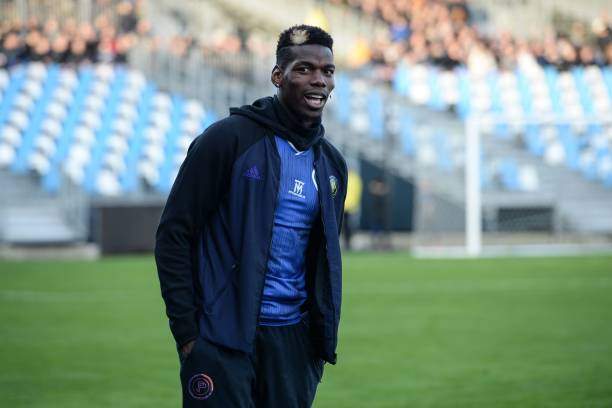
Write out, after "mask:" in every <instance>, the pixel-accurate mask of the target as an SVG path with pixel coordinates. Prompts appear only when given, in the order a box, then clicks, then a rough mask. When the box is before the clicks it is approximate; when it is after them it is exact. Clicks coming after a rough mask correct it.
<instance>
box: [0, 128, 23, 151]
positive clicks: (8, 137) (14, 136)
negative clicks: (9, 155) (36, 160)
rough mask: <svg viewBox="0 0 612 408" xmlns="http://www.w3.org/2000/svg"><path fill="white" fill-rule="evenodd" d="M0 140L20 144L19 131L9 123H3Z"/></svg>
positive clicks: (10, 143)
mask: <svg viewBox="0 0 612 408" xmlns="http://www.w3.org/2000/svg"><path fill="white" fill-rule="evenodd" d="M0 141H3V142H5V143H7V144H9V145H10V146H13V147H17V146H19V145H20V144H21V132H20V131H19V129H17V128H15V127H13V126H11V125H5V126H4V127H3V128H2V130H1V131H0Z"/></svg>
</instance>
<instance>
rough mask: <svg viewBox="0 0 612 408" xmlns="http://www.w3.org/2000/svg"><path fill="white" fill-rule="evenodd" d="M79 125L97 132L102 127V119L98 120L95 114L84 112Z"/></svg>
mask: <svg viewBox="0 0 612 408" xmlns="http://www.w3.org/2000/svg"><path fill="white" fill-rule="evenodd" d="M81 123H83V124H84V125H85V126H87V127H89V128H90V129H92V130H98V129H100V126H102V119H100V114H99V113H97V112H93V111H85V112H83V114H82V115H81Z"/></svg>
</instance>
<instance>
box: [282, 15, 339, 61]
mask: <svg viewBox="0 0 612 408" xmlns="http://www.w3.org/2000/svg"><path fill="white" fill-rule="evenodd" d="M310 44H314V45H322V46H323V47H327V48H329V49H330V50H331V51H332V53H333V52H334V49H333V46H334V40H333V39H332V38H331V35H329V34H328V33H327V32H326V31H325V30H323V29H322V28H319V27H314V26H310V25H306V24H300V25H294V26H293V27H289V28H288V29H286V30H285V31H283V32H282V33H281V34H280V35H279V36H278V44H277V45H276V65H278V66H279V67H284V66H286V65H287V64H288V63H289V62H291V61H292V59H293V58H294V55H293V53H292V52H291V47H293V46H299V45H310Z"/></svg>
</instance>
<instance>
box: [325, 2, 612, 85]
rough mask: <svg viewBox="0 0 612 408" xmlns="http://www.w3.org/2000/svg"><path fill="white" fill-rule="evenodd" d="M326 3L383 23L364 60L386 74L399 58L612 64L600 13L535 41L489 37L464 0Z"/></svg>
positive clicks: (472, 64)
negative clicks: (385, 31) (383, 28)
mask: <svg viewBox="0 0 612 408" xmlns="http://www.w3.org/2000/svg"><path fill="white" fill-rule="evenodd" d="M328 1H330V2H332V3H335V4H344V5H346V6H349V7H352V8H354V9H357V10H359V11H360V12H362V13H364V14H366V15H369V16H373V17H375V18H379V19H381V20H383V21H384V22H386V23H387V24H388V26H389V36H388V37H385V38H381V39H379V40H378V41H376V42H375V43H374V44H372V45H371V46H370V47H369V49H368V53H369V62H370V63H371V64H372V65H374V66H375V67H378V68H379V69H380V70H381V72H383V75H384V74H385V72H386V74H390V73H391V72H392V69H389V68H391V67H393V66H396V65H397V64H398V63H399V62H400V61H402V60H404V61H406V62H408V63H431V64H435V65H437V66H440V67H442V68H443V69H453V68H454V67H457V66H460V65H461V66H467V67H468V68H470V70H474V71H480V72H488V71H489V70H490V69H491V68H493V67H499V68H500V69H515V68H516V67H517V66H522V65H524V64H539V65H541V66H554V67H556V68H557V69H559V70H567V69H569V68H571V67H573V66H580V65H582V66H584V65H600V66H602V65H611V64H612V25H611V24H610V22H609V21H608V20H607V19H606V18H605V17H601V18H598V19H595V20H594V21H593V22H592V23H591V24H590V25H588V24H585V23H583V22H574V23H573V25H572V26H571V29H570V30H569V31H570V32H569V33H564V34H561V33H558V32H548V33H546V34H545V35H544V36H543V37H542V38H540V39H534V40H524V39H518V38H514V37H513V36H511V35H510V34H508V33H497V34H495V36H492V37H488V36H485V35H482V34H481V33H479V32H478V30H477V29H476V28H475V26H474V24H473V23H472V19H471V15H470V7H469V3H468V2H466V0H328ZM360 52H361V53H363V50H360ZM386 68H387V69H388V70H387V71H385V69H386Z"/></svg>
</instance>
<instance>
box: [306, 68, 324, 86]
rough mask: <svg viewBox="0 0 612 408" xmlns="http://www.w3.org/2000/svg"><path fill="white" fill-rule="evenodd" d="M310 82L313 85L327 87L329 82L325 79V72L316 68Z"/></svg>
mask: <svg viewBox="0 0 612 408" xmlns="http://www.w3.org/2000/svg"><path fill="white" fill-rule="evenodd" d="M310 84H311V85H313V86H320V87H325V86H326V85H327V84H326V83H325V79H324V78H323V73H322V72H321V71H320V70H318V69H316V70H314V71H313V73H312V77H311V78H310Z"/></svg>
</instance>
